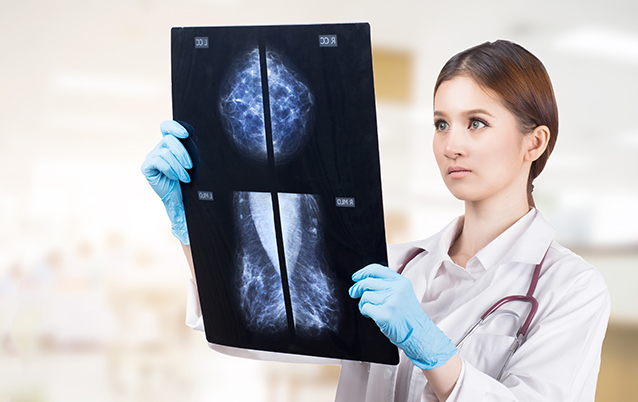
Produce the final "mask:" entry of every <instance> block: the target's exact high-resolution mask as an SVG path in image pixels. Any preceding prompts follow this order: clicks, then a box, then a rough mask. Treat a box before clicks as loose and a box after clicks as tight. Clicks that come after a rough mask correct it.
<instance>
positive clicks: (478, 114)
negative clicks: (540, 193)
mask: <svg viewBox="0 0 638 402" xmlns="http://www.w3.org/2000/svg"><path fill="white" fill-rule="evenodd" d="M434 126H435V127H434V129H435V131H434V140H433V148H434V155H435V157H436V162H437V164H438V165H439V170H440V171H441V176H442V177H443V181H444V182H445V185H446V186H447V188H448V189H449V190H450V192H451V193H452V194H453V195H454V196H455V197H456V198H458V199H460V200H463V201H483V200H487V199H491V198H500V199H502V200H505V201H507V200H512V197H515V198H520V197H526V188H527V176H528V174H529V168H530V166H531V163H530V162H527V161H525V158H524V155H525V151H524V149H525V146H526V144H525V143H526V136H524V135H523V134H521V132H520V130H519V128H518V124H517V121H516V118H515V116H514V115H513V114H512V113H511V112H510V111H509V110H507V109H506V108H505V106H503V105H502V104H501V102H500V100H499V99H498V97H497V96H496V95H493V94H491V93H489V92H486V91H485V90H483V89H482V88H481V87H480V86H478V85H477V84H476V83H475V82H474V81H473V80H472V79H471V78H468V77H465V76H459V77H456V78H453V79H451V80H449V81H445V82H443V83H442V84H441V85H440V87H439V89H438V91H437V92H436V94H435V96H434Z"/></svg>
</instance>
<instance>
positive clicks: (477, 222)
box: [448, 197, 530, 267]
mask: <svg viewBox="0 0 638 402" xmlns="http://www.w3.org/2000/svg"><path fill="white" fill-rule="evenodd" d="M510 201H511V200H510ZM529 210H530V207H529V205H528V203H527V197H525V198H523V199H521V200H519V201H517V202H504V203H496V202H483V201H466V202H465V220H464V223H463V229H462V230H461V233H460V234H459V236H458V237H457V239H456V240H455V241H454V243H453V244H452V246H451V247H450V250H449V251H448V253H449V255H450V258H451V259H452V261H454V262H455V263H456V264H458V265H460V266H462V267H465V266H466V265H467V262H468V261H469V260H470V258H472V257H473V256H474V255H476V253H478V252H479V250H481V249H482V248H484V247H485V246H487V245H488V244H489V243H490V242H492V240H494V239H496V238H497V237H498V236H499V235H500V234H501V233H503V232H504V231H505V230H507V228H509V227H510V226H512V225H513V224H514V223H516V221H518V220H519V219H520V218H522V217H523V216H525V214H527V213H528V212H529Z"/></svg>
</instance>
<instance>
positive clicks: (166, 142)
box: [159, 135, 193, 169]
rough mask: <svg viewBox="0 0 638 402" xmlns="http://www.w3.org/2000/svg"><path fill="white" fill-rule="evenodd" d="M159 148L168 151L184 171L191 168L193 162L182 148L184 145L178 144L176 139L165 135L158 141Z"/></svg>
mask: <svg viewBox="0 0 638 402" xmlns="http://www.w3.org/2000/svg"><path fill="white" fill-rule="evenodd" d="M159 145H160V147H165V148H167V149H169V150H170V151H171V152H172V153H173V155H175V158H177V160H178V161H179V163H180V164H181V165H182V166H184V167H185V168H186V169H190V168H192V167H193V162H192V161H191V157H190V155H188V151H186V148H184V145H183V144H182V143H181V142H179V140H178V139H177V138H175V137H174V136H172V135H166V136H164V138H162V141H160V144H159Z"/></svg>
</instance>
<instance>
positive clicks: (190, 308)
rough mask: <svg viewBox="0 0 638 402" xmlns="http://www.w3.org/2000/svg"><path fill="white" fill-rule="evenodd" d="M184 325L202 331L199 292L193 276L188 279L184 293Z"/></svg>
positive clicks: (202, 323)
mask: <svg viewBox="0 0 638 402" xmlns="http://www.w3.org/2000/svg"><path fill="white" fill-rule="evenodd" d="M186 325H188V326H189V327H191V328H193V329H194V330H196V331H202V332H203V331H204V320H203V319H202V309H201V307H200V305H199V294H198V293H197V285H196V284H195V281H194V280H193V278H190V279H189V280H188V290H187V293H186Z"/></svg>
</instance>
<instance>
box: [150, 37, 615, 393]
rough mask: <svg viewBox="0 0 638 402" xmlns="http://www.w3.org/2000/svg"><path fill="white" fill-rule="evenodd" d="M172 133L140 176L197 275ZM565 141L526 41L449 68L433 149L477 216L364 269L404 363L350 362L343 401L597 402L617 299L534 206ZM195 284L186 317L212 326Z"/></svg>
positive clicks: (181, 164)
mask: <svg viewBox="0 0 638 402" xmlns="http://www.w3.org/2000/svg"><path fill="white" fill-rule="evenodd" d="M161 129H162V133H163V134H164V137H163V139H162V141H161V142H160V143H159V144H158V145H157V146H156V147H155V149H154V150H153V151H151V153H149V155H148V156H147V158H146V161H145V162H144V164H143V166H142V171H143V173H144V175H145V176H146V177H147V179H148V181H149V183H150V184H151V186H152V187H153V189H154V190H155V191H156V192H157V193H158V195H159V196H160V197H161V198H162V201H163V202H164V204H165V206H166V210H167V213H168V215H169V217H170V218H171V222H172V230H173V233H174V234H175V235H176V237H178V238H179V239H180V241H181V242H182V243H183V244H184V245H185V246H184V250H185V253H186V255H187V258H188V259H189V262H190V265H191V270H192V262H191V259H190V248H189V246H188V244H189V242H188V232H187V229H186V223H185V219H184V212H183V205H182V201H181V193H180V187H179V185H177V181H178V180H181V181H184V182H187V181H189V177H188V174H187V172H186V170H185V169H187V168H190V167H191V166H192V165H191V161H190V158H189V156H188V154H187V153H186V151H185V149H184V148H183V147H182V146H181V144H180V143H179V141H178V140H177V139H176V138H175V137H179V138H184V137H186V136H187V135H188V133H187V132H186V130H185V129H184V128H183V127H181V126H180V125H179V124H177V123H175V122H164V123H162V125H161ZM557 134H558V110H557V106H556V100H555V98H554V93H553V89H552V85H551V82H550V79H549V76H548V74H547V72H546V70H545V68H544V66H543V64H542V63H541V62H540V60H538V59H537V58H536V57H535V56H534V55H532V54H531V53H530V52H528V51H527V50H525V49H524V48H522V47H521V46H519V45H516V44H514V43H511V42H508V41H503V40H499V41H495V42H491V43H490V42H487V43H484V44H482V45H479V46H476V47H473V48H470V49H467V50H465V51H463V52H461V53H459V54H457V55H455V56H454V57H452V58H451V59H450V60H449V61H448V62H447V63H446V64H445V66H444V67H443V69H442V71H441V73H440V75H439V77H438V79H437V81H436V84H435V87H434V140H433V150H434V154H435V158H436V161H437V164H438V167H439V170H440V172H441V176H442V177H443V181H444V182H445V185H446V186H447V188H448V189H449V190H450V192H451V193H452V194H453V195H454V196H455V197H456V198H458V199H460V200H463V201H464V202H465V214H464V215H463V216H461V217H459V218H457V219H455V220H454V221H452V222H451V223H450V224H448V225H447V226H446V227H445V228H443V230H441V231H440V232H439V233H437V234H436V235H434V236H432V237H430V238H428V239H425V240H420V241H416V242H412V243H407V244H402V245H390V246H389V248H388V253H389V268H388V267H384V266H381V265H377V264H372V265H369V266H367V267H365V268H363V269H361V270H359V271H358V272H356V273H355V274H354V275H353V281H354V285H353V286H352V287H351V288H350V296H351V297H353V298H359V299H360V302H359V309H360V311H361V313H362V314H363V315H364V316H367V317H370V318H372V319H373V320H374V321H375V322H376V323H377V325H378V326H379V329H380V330H381V331H382V332H383V333H384V334H385V335H386V336H387V337H388V338H389V339H390V341H392V342H393V343H394V344H396V345H397V346H398V347H399V349H400V350H401V359H400V363H399V365H398V366H384V365H378V364H371V363H359V362H350V361H342V362H341V365H342V369H341V376H340V379H339V386H338V389H337V395H336V400H337V401H348V402H356V401H365V402H373V401H374V402H376V401H396V402H404V401H410V402H412V401H437V400H439V401H445V400H447V401H473V402H474V401H593V400H594V396H595V390H596V380H597V376H598V370H599V367H600V352H601V346H602V342H603V338H604V335H605V331H606V328H607V322H608V319H609V311H610V302H609V294H608V292H607V288H606V286H605V283H604V281H603V279H602V277H601V275H600V274H599V273H598V272H597V271H596V270H595V269H594V268H593V267H592V266H590V265H589V264H587V263H586V262H585V261H584V260H583V259H582V258H580V257H579V256H577V255H576V254H574V253H572V252H571V251H569V250H568V249H566V248H564V247H562V246H560V245H559V244H558V243H556V242H555V241H554V240H553V239H554V236H555V230H554V228H553V227H552V226H551V225H550V224H549V223H548V222H547V221H545V219H544V218H543V216H542V215H541V213H540V212H539V211H538V210H537V209H535V206H534V200H533V198H532V189H533V185H532V181H533V180H534V179H535V178H536V177H537V176H538V175H539V174H540V172H541V171H542V170H543V168H544V166H545V164H546V162H547V159H548V157H549V155H550V153H551V151H552V149H553V148H554V144H555V143H556V138H557ZM397 271H398V272H397ZM195 286H196V285H195V282H194V281H191V288H190V289H189V309H188V312H187V322H188V323H189V325H191V326H192V327H194V328H196V329H200V330H203V326H202V324H201V313H200V311H199V303H198V300H197V293H196V288H195ZM510 296H511V297H510ZM479 318H482V320H480V321H479ZM477 322H480V324H478V325H475V324H477ZM215 348H216V349H218V350H221V351H224V352H226V353H231V354H235V355H244V356H247V355H250V357H253V358H272V357H273V356H268V354H267V353H255V352H252V353H251V352H246V351H237V350H235V351H233V350H229V348H223V347H218V346H217V347H215ZM275 359H277V357H275ZM309 359H310V358H308V359H302V358H291V359H290V360H296V361H309ZM279 360H282V359H281V358H279Z"/></svg>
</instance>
